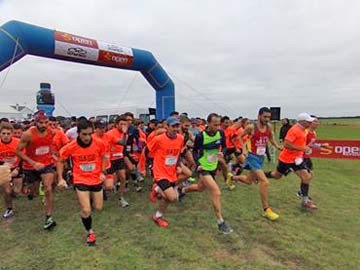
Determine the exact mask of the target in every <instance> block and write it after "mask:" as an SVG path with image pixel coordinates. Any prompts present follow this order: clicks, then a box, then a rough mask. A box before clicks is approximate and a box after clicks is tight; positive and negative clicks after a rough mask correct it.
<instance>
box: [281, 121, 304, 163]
mask: <svg viewBox="0 0 360 270" xmlns="http://www.w3.org/2000/svg"><path fill="white" fill-rule="evenodd" d="M284 141H288V142H290V143H292V144H293V145H295V146H299V147H304V146H306V132H305V129H304V128H302V127H301V126H300V125H299V124H296V125H293V126H292V127H291V128H290V129H289V131H288V133H287V134H286V137H285V139H284ZM303 156H304V152H303V151H298V150H290V149H287V148H285V147H284V148H283V150H281V152H280V155H279V160H280V161H282V162H284V163H295V159H297V158H302V157H303Z"/></svg>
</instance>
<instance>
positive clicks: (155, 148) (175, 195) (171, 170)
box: [147, 117, 184, 228]
mask: <svg viewBox="0 0 360 270" xmlns="http://www.w3.org/2000/svg"><path fill="white" fill-rule="evenodd" d="M166 123H167V125H168V130H167V132H166V133H163V134H161V135H158V136H155V137H154V138H153V139H152V140H151V142H150V143H149V144H148V146H147V147H148V149H149V152H150V155H151V156H153V157H154V162H153V173H154V180H155V184H154V185H153V192H156V193H158V194H161V196H162V200H161V201H160V203H159V209H158V210H157V211H156V212H155V213H154V214H153V216H152V219H153V220H154V222H155V223H156V224H157V225H159V226H160V227H163V228H165V227H168V226H169V223H168V221H167V220H165V219H164V218H163V215H164V214H165V211H166V209H167V207H168V205H169V204H170V203H174V202H176V201H177V200H178V199H179V192H178V188H177V187H176V183H177V182H178V181H179V180H180V178H181V177H180V176H178V173H177V172H178V171H180V170H181V167H180V166H179V161H180V153H181V150H182V148H183V147H184V137H183V136H182V135H180V134H178V133H179V131H180V121H179V119H178V118H176V117H169V118H168V119H167V120H166Z"/></svg>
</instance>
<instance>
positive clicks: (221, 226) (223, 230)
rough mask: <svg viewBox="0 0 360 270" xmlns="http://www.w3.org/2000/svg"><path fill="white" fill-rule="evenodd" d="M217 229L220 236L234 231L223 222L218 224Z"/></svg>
mask: <svg viewBox="0 0 360 270" xmlns="http://www.w3.org/2000/svg"><path fill="white" fill-rule="evenodd" d="M218 229H219V232H221V233H222V234H230V233H232V232H233V231H234V230H233V229H232V228H231V227H230V225H228V224H227V223H226V222H225V221H224V222H223V223H220V224H218Z"/></svg>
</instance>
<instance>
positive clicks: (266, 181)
mask: <svg viewBox="0 0 360 270" xmlns="http://www.w3.org/2000/svg"><path fill="white" fill-rule="evenodd" d="M259 182H260V183H261V184H262V185H264V186H269V180H268V179H267V178H264V179H262V178H261V179H259Z"/></svg>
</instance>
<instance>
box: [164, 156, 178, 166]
mask: <svg viewBox="0 0 360 270" xmlns="http://www.w3.org/2000/svg"><path fill="white" fill-rule="evenodd" d="M176 162H177V158H176V157H174V156H167V157H166V158H165V165H166V166H174V165H176Z"/></svg>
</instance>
